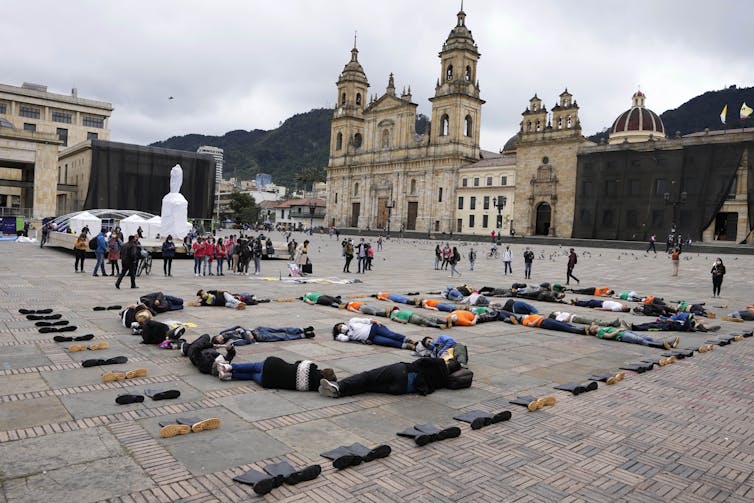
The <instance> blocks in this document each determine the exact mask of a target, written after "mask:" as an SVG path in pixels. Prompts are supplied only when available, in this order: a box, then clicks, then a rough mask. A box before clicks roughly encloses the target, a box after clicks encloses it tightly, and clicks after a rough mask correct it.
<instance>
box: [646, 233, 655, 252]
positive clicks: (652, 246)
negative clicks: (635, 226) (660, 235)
mask: <svg viewBox="0 0 754 503" xmlns="http://www.w3.org/2000/svg"><path fill="white" fill-rule="evenodd" d="M656 241H657V236H655V235H654V234H652V235H651V236H649V246H647V253H649V251H650V250H651V251H653V252H655V255H656V254H657V249H656V248H655V242H656Z"/></svg>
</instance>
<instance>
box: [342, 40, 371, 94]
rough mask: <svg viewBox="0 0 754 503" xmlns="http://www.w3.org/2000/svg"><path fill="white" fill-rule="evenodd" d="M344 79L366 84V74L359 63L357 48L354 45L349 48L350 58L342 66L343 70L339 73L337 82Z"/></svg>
mask: <svg viewBox="0 0 754 503" xmlns="http://www.w3.org/2000/svg"><path fill="white" fill-rule="evenodd" d="M344 81H352V82H361V83H364V84H367V85H368V83H367V76H366V74H365V73H364V68H363V67H362V66H361V63H359V50H358V49H356V47H354V48H353V49H351V60H350V61H349V62H348V63H346V66H344V67H343V71H342V72H341V73H340V78H339V79H338V83H340V82H344Z"/></svg>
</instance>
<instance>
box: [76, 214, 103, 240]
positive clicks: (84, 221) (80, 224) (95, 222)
mask: <svg viewBox="0 0 754 503" xmlns="http://www.w3.org/2000/svg"><path fill="white" fill-rule="evenodd" d="M68 227H70V228H71V229H72V230H73V231H75V232H76V234H77V235H78V234H81V229H83V228H84V227H89V236H90V237H93V236H96V235H97V234H99V231H100V230H101V229H102V220H101V219H99V218H97V217H95V216H94V215H92V214H91V213H89V212H88V211H82V212H81V213H79V214H78V215H76V216H74V217H71V219H70V220H68Z"/></svg>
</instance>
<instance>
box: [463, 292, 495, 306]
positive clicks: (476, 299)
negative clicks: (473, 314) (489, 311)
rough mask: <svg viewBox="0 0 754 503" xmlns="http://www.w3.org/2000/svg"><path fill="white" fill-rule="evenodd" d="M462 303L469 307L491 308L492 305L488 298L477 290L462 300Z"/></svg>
mask: <svg viewBox="0 0 754 503" xmlns="http://www.w3.org/2000/svg"><path fill="white" fill-rule="evenodd" d="M461 303H462V304H466V305H469V306H489V305H490V301H489V299H487V297H485V296H484V295H482V294H481V293H479V291H477V290H475V291H473V292H472V293H471V294H470V295H468V296H466V297H464V298H463V299H461Z"/></svg>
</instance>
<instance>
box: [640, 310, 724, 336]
mask: <svg viewBox="0 0 754 503" xmlns="http://www.w3.org/2000/svg"><path fill="white" fill-rule="evenodd" d="M630 328H631V330H652V331H656V332H714V331H717V330H720V325H712V326H707V325H706V324H705V323H704V322H703V321H702V320H697V319H696V318H695V317H694V315H693V314H692V313H678V314H674V315H672V316H661V317H659V318H657V320H655V321H651V322H648V323H631V324H630Z"/></svg>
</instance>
